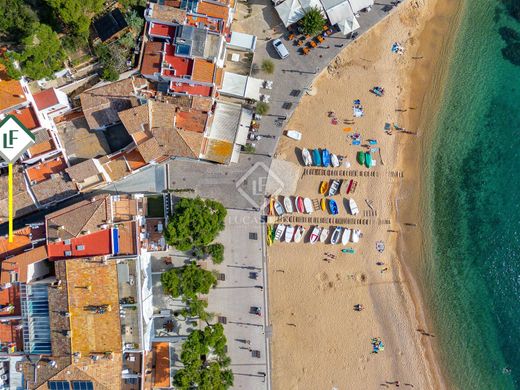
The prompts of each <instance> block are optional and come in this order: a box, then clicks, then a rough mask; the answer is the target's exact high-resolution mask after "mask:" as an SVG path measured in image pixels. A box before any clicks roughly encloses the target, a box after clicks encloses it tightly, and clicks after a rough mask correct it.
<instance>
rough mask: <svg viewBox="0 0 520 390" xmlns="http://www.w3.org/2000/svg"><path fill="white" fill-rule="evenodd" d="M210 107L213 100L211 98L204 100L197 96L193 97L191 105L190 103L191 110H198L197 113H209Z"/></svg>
mask: <svg viewBox="0 0 520 390" xmlns="http://www.w3.org/2000/svg"><path fill="white" fill-rule="evenodd" d="M212 106H213V100H212V99H211V98H205V97H199V96H194V97H193V100H192V103H191V108H193V109H194V110H199V111H206V112H209V111H211V107H212Z"/></svg>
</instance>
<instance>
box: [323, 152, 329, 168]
mask: <svg viewBox="0 0 520 390" xmlns="http://www.w3.org/2000/svg"><path fill="white" fill-rule="evenodd" d="M321 160H322V161H321V164H322V165H323V166H324V167H328V166H329V165H330V152H329V150H328V149H323V150H322V152H321Z"/></svg>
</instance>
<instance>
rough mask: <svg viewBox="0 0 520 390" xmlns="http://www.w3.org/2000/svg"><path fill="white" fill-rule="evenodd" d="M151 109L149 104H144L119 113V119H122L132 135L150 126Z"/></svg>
mask: <svg viewBox="0 0 520 390" xmlns="http://www.w3.org/2000/svg"><path fill="white" fill-rule="evenodd" d="M149 110H150V107H149V105H148V104H142V105H140V106H137V107H132V108H129V109H128V110H125V111H121V112H120V113H119V119H121V122H122V123H123V125H124V126H125V129H126V130H127V131H128V134H130V135H132V134H134V133H137V132H140V131H144V130H146V129H147V128H148V114H149Z"/></svg>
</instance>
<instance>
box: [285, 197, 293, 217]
mask: <svg viewBox="0 0 520 390" xmlns="http://www.w3.org/2000/svg"><path fill="white" fill-rule="evenodd" d="M283 205H284V207H285V211H287V212H288V213H289V214H291V213H292V212H293V211H294V209H293V203H292V200H291V197H290V196H285V197H284V198H283Z"/></svg>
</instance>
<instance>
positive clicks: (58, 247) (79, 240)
mask: <svg viewBox="0 0 520 390" xmlns="http://www.w3.org/2000/svg"><path fill="white" fill-rule="evenodd" d="M47 251H48V253H49V258H50V259H51V260H58V259H64V258H78V257H96V256H106V255H111V254H112V240H111V230H110V229H104V230H98V231H95V232H93V233H90V234H85V235H83V236H80V237H75V238H70V239H68V240H66V241H59V242H50V243H49V244H48V245H47ZM68 253H70V255H69V254H68Z"/></svg>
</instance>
